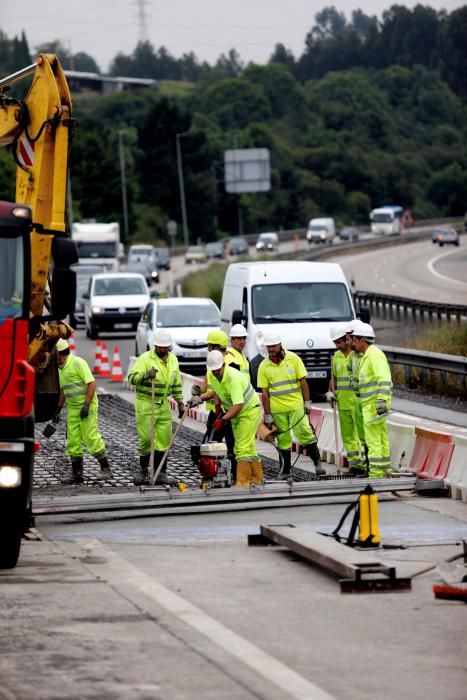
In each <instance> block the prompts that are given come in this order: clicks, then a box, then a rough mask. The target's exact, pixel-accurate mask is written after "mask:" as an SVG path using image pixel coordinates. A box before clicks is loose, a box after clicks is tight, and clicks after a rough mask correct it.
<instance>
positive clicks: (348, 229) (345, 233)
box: [339, 226, 360, 243]
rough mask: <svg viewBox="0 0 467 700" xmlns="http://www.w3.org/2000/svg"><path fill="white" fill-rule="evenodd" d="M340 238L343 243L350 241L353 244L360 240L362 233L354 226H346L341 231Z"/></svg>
mask: <svg viewBox="0 0 467 700" xmlns="http://www.w3.org/2000/svg"><path fill="white" fill-rule="evenodd" d="M339 238H340V239H341V241H350V243H353V242H354V241H358V240H359V238H360V231H359V230H358V228H355V227H354V226H345V227H344V228H341V230H340V231H339Z"/></svg>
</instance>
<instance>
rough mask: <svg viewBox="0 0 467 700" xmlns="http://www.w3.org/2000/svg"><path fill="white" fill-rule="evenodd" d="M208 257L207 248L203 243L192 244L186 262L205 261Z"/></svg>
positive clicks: (187, 252) (186, 254)
mask: <svg viewBox="0 0 467 700" xmlns="http://www.w3.org/2000/svg"><path fill="white" fill-rule="evenodd" d="M207 259H208V254H207V253H206V248H205V247H204V246H202V245H191V246H190V247H189V248H188V249H187V251H186V253H185V262H186V263H205V262H206V260H207Z"/></svg>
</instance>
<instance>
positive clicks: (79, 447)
mask: <svg viewBox="0 0 467 700" xmlns="http://www.w3.org/2000/svg"><path fill="white" fill-rule="evenodd" d="M56 349H57V358H58V378H59V382H60V398H59V401H58V409H57V412H56V413H55V417H54V418H53V422H54V423H58V422H59V420H60V411H61V410H62V408H63V404H66V408H67V416H66V453H67V455H68V456H69V457H70V459H71V476H69V477H68V478H67V479H63V481H62V483H63V484H82V483H83V481H84V477H83V455H84V452H83V444H84V445H86V448H87V450H88V452H89V453H90V454H91V455H92V456H93V457H95V458H96V459H97V461H98V462H99V464H100V466H101V473H100V474H99V476H98V477H97V478H98V480H101V481H102V480H105V481H106V480H107V479H111V478H112V471H111V469H110V466H109V460H108V458H107V452H106V448H105V442H104V440H103V438H102V435H101V434H100V432H99V428H98V425H97V411H98V401H97V396H96V381H95V379H94V376H93V374H92V372H91V370H90V369H89V365H88V363H87V362H86V360H83V358H82V357H77V356H76V355H72V354H71V353H70V346H69V344H68V341H67V340H64V339H63V338H60V340H59V341H58V342H57V345H56Z"/></svg>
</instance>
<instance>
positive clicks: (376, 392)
mask: <svg viewBox="0 0 467 700" xmlns="http://www.w3.org/2000/svg"><path fill="white" fill-rule="evenodd" d="M358 387H359V392H360V400H361V402H362V405H363V406H364V405H365V404H368V403H371V402H372V401H376V400H377V399H384V400H385V401H386V403H387V404H388V406H389V404H390V402H391V393H392V379H391V369H390V367H389V364H388V361H387V359H386V355H385V354H384V352H383V351H382V350H381V349H380V348H378V347H377V346H376V345H369V346H368V348H367V349H366V350H365V352H364V353H363V355H362V358H361V360H360V366H359V368H358Z"/></svg>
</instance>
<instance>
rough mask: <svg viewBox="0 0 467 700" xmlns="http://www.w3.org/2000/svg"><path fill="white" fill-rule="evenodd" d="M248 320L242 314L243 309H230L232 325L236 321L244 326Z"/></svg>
mask: <svg viewBox="0 0 467 700" xmlns="http://www.w3.org/2000/svg"><path fill="white" fill-rule="evenodd" d="M247 322H248V319H247V318H246V317H245V316H244V315H243V311H242V310H241V309H235V311H232V326H234V325H235V324H236V323H241V324H243V325H245V326H246V324H247Z"/></svg>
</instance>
